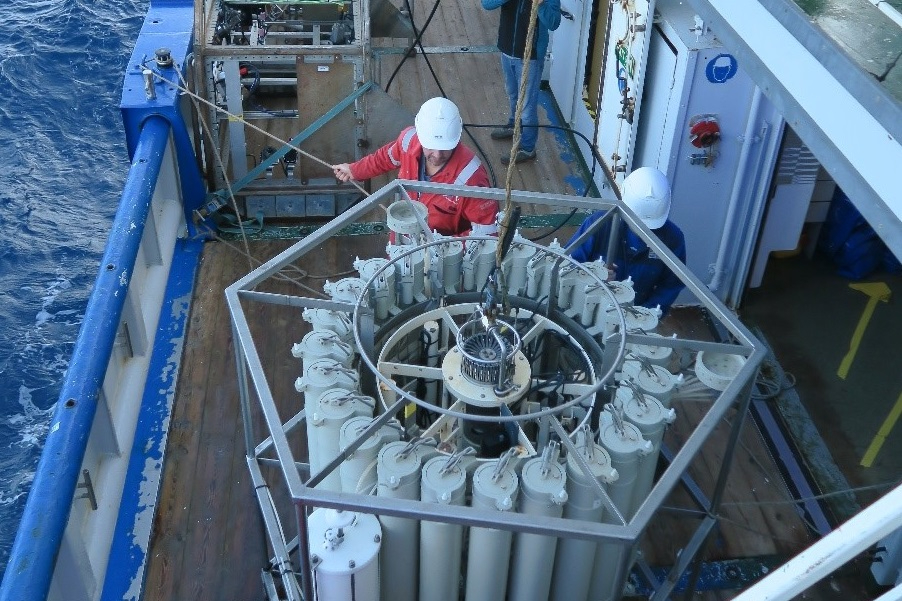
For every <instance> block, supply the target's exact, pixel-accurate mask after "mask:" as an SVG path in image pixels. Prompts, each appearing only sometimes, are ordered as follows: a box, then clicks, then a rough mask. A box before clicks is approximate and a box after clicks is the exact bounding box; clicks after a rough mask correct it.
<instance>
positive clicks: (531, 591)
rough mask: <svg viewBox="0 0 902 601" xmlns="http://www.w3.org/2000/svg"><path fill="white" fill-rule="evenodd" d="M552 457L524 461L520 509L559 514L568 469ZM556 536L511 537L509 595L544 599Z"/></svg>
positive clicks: (530, 600) (526, 599) (522, 600)
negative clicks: (512, 546)
mask: <svg viewBox="0 0 902 601" xmlns="http://www.w3.org/2000/svg"><path fill="white" fill-rule="evenodd" d="M556 458H557V455H556V454H554V453H552V456H551V459H550V460H547V461H546V459H547V457H545V456H543V457H536V458H535V459H530V460H529V461H527V462H526V463H525V464H524V465H523V471H522V473H521V475H520V479H521V480H520V490H521V491H522V493H523V494H522V496H521V497H520V499H521V501H520V513H524V514H527V515H542V516H547V517H557V518H559V517H561V515H562V513H563V510H564V507H563V506H564V504H565V503H566V502H567V490H566V486H567V473H566V471H565V470H564V468H563V466H561V465H560V464H559V463H557V460H556ZM556 551H557V539H556V538H553V537H550V536H542V535H539V534H527V533H524V532H518V533H517V535H516V538H515V540H514V552H513V556H512V561H513V565H512V566H511V575H510V584H509V587H508V599H517V600H518V601H546V600H547V599H548V594H549V591H550V590H551V576H552V572H553V570H554V555H555V552H556Z"/></svg>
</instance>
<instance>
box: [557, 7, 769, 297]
mask: <svg viewBox="0 0 902 601" xmlns="http://www.w3.org/2000/svg"><path fill="white" fill-rule="evenodd" d="M563 1H564V2H567V1H572V0H563ZM604 6H605V5H604V4H602V9H603V8H604ZM654 6H655V7H656V10H655V18H654V23H653V24H652V22H651V21H652V20H649V24H648V26H647V30H646V31H645V32H644V34H645V37H646V38H647V53H646V54H643V50H642V48H641V44H639V43H638V42H636V44H635V45H634V47H633V50H634V52H635V58H636V60H637V61H639V64H637V65H636V69H635V70H636V79H635V81H630V82H629V84H628V85H629V87H630V90H631V93H633V92H635V93H637V94H638V97H637V100H636V114H635V120H634V124H633V125H632V126H629V124H627V123H626V122H625V121H624V120H623V119H619V118H618V115H617V114H616V113H617V109H618V108H619V103H618V102H613V103H612V101H611V99H612V98H614V99H619V91H618V90H617V80H616V76H615V75H612V73H614V71H615V70H616V68H617V67H616V65H617V64H618V63H617V61H616V58H614V55H613V53H614V50H613V48H614V44H613V43H612V44H611V45H610V47H609V52H608V55H609V56H608V61H607V62H608V71H609V73H607V74H605V82H606V85H605V91H604V94H603V102H602V110H601V111H600V113H599V118H600V120H601V123H600V124H599V127H598V148H599V149H600V150H599V153H600V154H601V156H602V157H603V158H604V160H605V161H607V162H608V165H609V167H612V168H614V169H615V171H616V168H617V167H618V166H619V167H620V168H621V169H624V170H623V171H616V178H615V179H616V182H617V183H618V185H619V183H620V182H622V177H623V174H624V173H628V172H629V171H630V170H632V169H634V168H636V167H640V166H656V167H658V168H659V169H660V170H661V171H663V172H664V173H666V174H667V175H668V177H669V178H670V181H671V187H672V190H673V209H672V211H671V218H672V219H673V221H674V222H675V223H676V224H677V225H678V226H680V228H681V229H682V230H683V232H684V233H685V235H686V244H687V255H688V259H687V263H688V266H689V268H690V269H691V271H692V272H693V273H694V274H695V275H696V276H697V277H698V278H699V279H701V280H702V281H703V282H705V283H708V284H710V285H711V286H712V288H714V289H715V293H716V294H717V295H718V296H719V297H720V298H721V300H725V301H726V302H727V304H728V305H731V306H735V305H736V304H738V301H739V296H741V293H742V290H743V289H744V283H745V280H746V278H747V274H748V271H749V264H750V262H751V260H752V258H753V255H754V253H753V252H752V249H753V248H754V247H755V244H756V240H757V237H758V230H759V228H760V223H761V216H762V214H763V211H764V206H765V201H766V198H767V194H768V188H769V185H770V180H771V175H772V172H773V167H774V165H775V162H776V156H777V152H778V149H779V140H780V139H781V136H782V131H783V121H782V118H781V116H780V115H779V114H778V113H777V111H776V109H775V108H774V107H773V105H771V104H770V102H769V101H768V100H767V99H766V98H765V97H764V95H763V94H761V93H760V91H759V90H758V89H757V88H756V86H755V84H754V82H753V81H752V80H751V78H750V77H749V76H748V74H747V73H745V72H744V71H743V69H742V65H740V64H738V63H736V64H735V68H727V69H726V71H724V69H723V68H720V69H719V71H718V73H717V75H714V73H713V67H714V66H715V65H716V66H718V67H721V66H722V65H724V64H726V65H730V61H731V59H732V60H735V59H733V58H732V55H730V53H729V51H728V50H727V49H724V48H723V47H722V46H721V44H720V42H719V41H718V38H717V37H716V32H711V31H710V30H709V29H708V28H707V27H706V26H705V24H704V23H701V22H700V20H699V19H698V18H697V17H696V15H695V13H694V11H693V10H692V8H691V7H690V6H689V5H688V4H685V3H681V2H678V1H677V0H658V2H657V3H654ZM616 8H617V7H615V15H616ZM565 10H568V11H569V10H570V9H565ZM590 11H591V7H585V9H584V13H586V14H588V13H590ZM639 21H640V22H641V19H640V20H639ZM567 23H568V26H569V27H570V28H571V29H573V31H570V30H568V29H563V31H562V30H561V29H559V30H558V32H555V38H554V50H553V55H554V57H555V58H554V60H555V61H556V62H555V65H554V66H555V69H557V68H558V67H561V70H560V71H556V70H555V71H553V75H552V79H551V80H550V83H551V87H552V91H553V92H554V93H555V97H556V98H557V99H558V102H559V106H560V107H561V110H562V112H563V113H564V118H565V119H566V120H567V121H568V123H569V124H570V126H571V127H573V128H574V129H576V130H577V131H579V132H581V133H583V134H584V135H586V136H587V137H588V138H589V139H593V135H594V132H595V130H596V123H595V120H594V119H593V116H592V115H591V114H590V113H589V110H588V109H587V108H586V107H585V105H584V103H583V102H581V101H579V96H577V94H580V95H581V93H582V92H581V89H582V88H581V86H582V82H583V80H584V77H583V75H584V69H585V61H586V56H587V53H586V42H587V38H588V31H586V29H585V28H583V29H582V30H580V32H579V33H580V37H579V38H576V37H575V34H576V27H577V25H578V24H577V23H576V22H570V21H567ZM612 23H613V24H614V27H615V31H616V32H617V35H614V36H613V37H614V39H615V40H616V39H617V38H618V37H619V33H620V29H622V28H623V27H624V25H623V23H622V22H620V23H618V21H617V19H616V18H612ZM564 27H565V25H564V23H563V22H562V28H564ZM618 28H619V29H618ZM638 38H639V35H638V34H637V40H638ZM562 54H563V55H564V56H565V57H569V58H562V57H561V55H562ZM573 57H575V59H576V61H575V62H576V64H571V62H572V61H571V62H568V61H570V59H572V58H573ZM644 57H647V58H644ZM725 73H727V74H728V75H729V76H724V74H725ZM577 90H580V91H579V92H577ZM612 90H613V91H612ZM562 98H563V101H562ZM605 99H607V100H605ZM706 115H710V116H713V117H714V118H715V119H716V120H717V122H718V125H719V126H720V139H719V141H718V142H717V143H716V144H715V145H714V146H713V147H711V148H710V154H711V156H712V158H711V160H709V161H707V162H705V161H704V158H703V154H704V152H705V149H702V148H697V147H695V146H693V145H692V143H691V135H690V131H689V129H690V126H691V123H693V122H694V121H693V120H694V119H698V118H699V117H700V116H706ZM577 143H578V146H579V148H580V151H581V152H582V154H583V157H584V159H585V161H586V163H587V164H588V165H590V166H591V165H592V160H593V157H592V153H591V152H590V150H589V148H588V145H587V144H586V143H585V142H584V141H583V140H582V139H580V138H577ZM615 153H618V154H619V156H620V160H619V162H616V161H613V160H612V157H613V156H614V154H615ZM595 181H596V184H598V185H599V188H600V189H601V193H602V196H605V197H610V193H606V192H605V186H606V179H605V177H604V175H603V172H602V170H601V169H597V170H596V174H595ZM686 302H694V299H692V298H690V297H689V296H688V295H685V297H683V298H680V299H678V301H677V303H686Z"/></svg>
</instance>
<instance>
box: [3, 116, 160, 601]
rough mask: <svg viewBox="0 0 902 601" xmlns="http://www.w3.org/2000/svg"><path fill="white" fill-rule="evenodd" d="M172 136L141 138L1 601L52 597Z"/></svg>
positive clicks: (148, 127) (151, 133)
mask: <svg viewBox="0 0 902 601" xmlns="http://www.w3.org/2000/svg"><path fill="white" fill-rule="evenodd" d="M169 131H170V126H169V123H168V122H167V121H166V120H165V119H163V118H161V117H153V118H150V119H148V120H147V121H146V122H145V124H144V127H143V129H142V131H141V136H140V138H139V141H138V145H137V148H136V150H135V155H134V158H133V160H132V166H131V169H130V170H129V173H128V179H127V180H126V183H125V189H124V190H123V192H122V199H121V202H120V205H119V210H118V211H117V213H116V218H115V220H114V221H113V226H112V231H111V233H110V239H109V243H108V245H107V248H106V252H105V253H104V255H103V260H102V261H101V264H100V272H99V274H98V276H97V281H96V282H95V284H94V290H93V292H92V293H91V298H90V300H89V301H88V307H87V310H86V312H85V318H84V323H83V325H82V327H81V331H80V332H79V334H78V339H77V340H76V342H75V348H74V350H73V354H72V360H71V363H70V364H69V369H68V371H67V373H66V379H65V382H64V383H63V387H62V391H61V392H60V400H59V402H58V403H57V405H56V410H55V411H54V415H53V421H52V422H51V426H50V431H49V434H48V435H47V440H46V441H45V442H44V451H43V453H42V454H41V459H40V462H39V463H38V468H37V472H36V473H35V478H34V482H33V483H32V485H31V492H30V494H29V496H28V502H27V504H26V505H25V513H24V515H23V516H22V521H21V523H20V524H19V531H18V533H17V535H16V540H15V543H14V544H13V549H12V553H11V555H10V560H9V563H8V564H7V567H6V575H5V576H4V579H3V584H2V586H0V599H2V600H3V601H7V600H8V601H13V600H15V601H25V600H31V599H35V600H39V599H45V598H46V597H47V594H48V592H49V589H50V581H51V578H52V575H53V569H54V565H55V563H56V557H57V554H58V553H59V548H60V544H61V543H62V539H63V535H64V533H65V530H66V523H67V522H68V520H69V511H70V508H71V506H72V497H73V495H74V494H75V487H76V485H77V483H78V479H79V475H80V473H81V464H82V460H83V459H84V455H85V448H86V446H87V442H88V436H89V434H90V432H91V425H92V424H93V422H94V414H95V413H96V410H97V404H98V401H99V394H100V387H101V386H102V385H103V379H104V376H105V374H106V371H107V365H108V364H109V360H110V355H111V353H112V351H113V345H114V343H115V341H116V334H117V332H118V329H119V320H120V318H121V316H122V309H123V305H124V303H125V298H126V293H127V292H128V284H129V282H130V281H131V276H132V272H133V270H134V267H135V262H136V259H137V256H138V248H139V245H140V244H141V238H142V237H143V235H144V224H145V222H146V220H147V214H148V211H149V210H150V204H151V200H152V198H153V191H154V187H155V186H156V182H157V176H158V175H159V173H160V166H161V164H162V161H163V156H164V154H165V152H166V146H167V144H168V142H169Z"/></svg>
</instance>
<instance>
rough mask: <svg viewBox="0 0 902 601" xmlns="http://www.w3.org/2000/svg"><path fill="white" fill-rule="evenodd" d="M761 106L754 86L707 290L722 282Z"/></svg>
mask: <svg viewBox="0 0 902 601" xmlns="http://www.w3.org/2000/svg"><path fill="white" fill-rule="evenodd" d="M760 105H761V89H760V88H759V87H758V86H755V91H754V92H753V93H752V104H751V105H750V107H749V118H748V121H746V123H745V133H744V134H743V137H742V148H741V149H740V150H739V161H738V165H737V168H736V176H735V178H734V179H733V188H732V190H730V200H729V202H728V203H727V217H726V219H725V220H724V225H723V234H722V235H721V237H720V244H719V245H718V246H717V259H716V260H715V261H714V275H712V276H711V281H710V282H709V283H708V288H710V289H711V290H712V291H714V292H716V291H717V289H718V288H720V283H721V280H723V272H724V263H725V262H726V260H727V247H728V246H729V245H730V240H731V239H732V238H733V236H734V235H735V233H734V231H733V229H732V228H731V227H730V226H731V224H732V223H733V220H734V219H736V204H737V203H738V202H739V195H740V194H741V193H742V191H743V190H745V189H746V186H745V185H744V182H743V180H744V179H745V174H746V173H747V172H748V170H749V164H748V163H749V151H750V150H751V148H752V145H753V144H755V143H756V141H755V140H754V137H755V127H756V123H757V121H758V107H759V106H760Z"/></svg>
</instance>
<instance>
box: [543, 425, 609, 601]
mask: <svg viewBox="0 0 902 601" xmlns="http://www.w3.org/2000/svg"><path fill="white" fill-rule="evenodd" d="M576 446H577V448H578V449H579V450H580V453H581V454H582V456H583V458H584V459H585V460H586V463H588V465H589V467H590V468H591V470H592V473H591V474H590V475H588V476H587V475H586V474H585V473H584V472H583V470H582V468H581V467H580V466H579V463H578V462H577V461H576V459H575V458H574V457H573V456H572V455H570V456H568V457H567V494H568V495H569V496H570V500H569V501H568V502H567V506H566V507H564V518H566V519H571V520H584V521H588V522H601V520H602V517H603V515H604V504H603V503H602V501H601V499H600V498H599V497H598V496H597V494H596V491H595V486H594V483H593V481H592V480H593V479H595V480H597V481H598V482H600V483H601V484H602V488H604V489H605V491H607V489H608V485H609V484H610V483H611V482H614V481H615V480H617V478H618V474H617V470H616V469H614V468H613V467H611V457H610V455H608V452H607V451H605V450H604V449H603V448H601V446H599V445H598V444H596V443H595V442H594V441H593V440H591V439H586V436H585V434H584V433H583V432H579V433H578V434H577V440H576ZM597 547H598V544H597V543H596V542H594V541H589V540H579V539H575V538H569V539H562V540H561V541H559V542H558V549H557V555H555V558H554V575H553V577H552V580H551V596H550V597H549V599H551V601H577V600H578V601H584V600H585V599H587V598H588V595H589V585H590V584H591V579H592V567H593V566H594V565H595V550H596V548H597Z"/></svg>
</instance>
